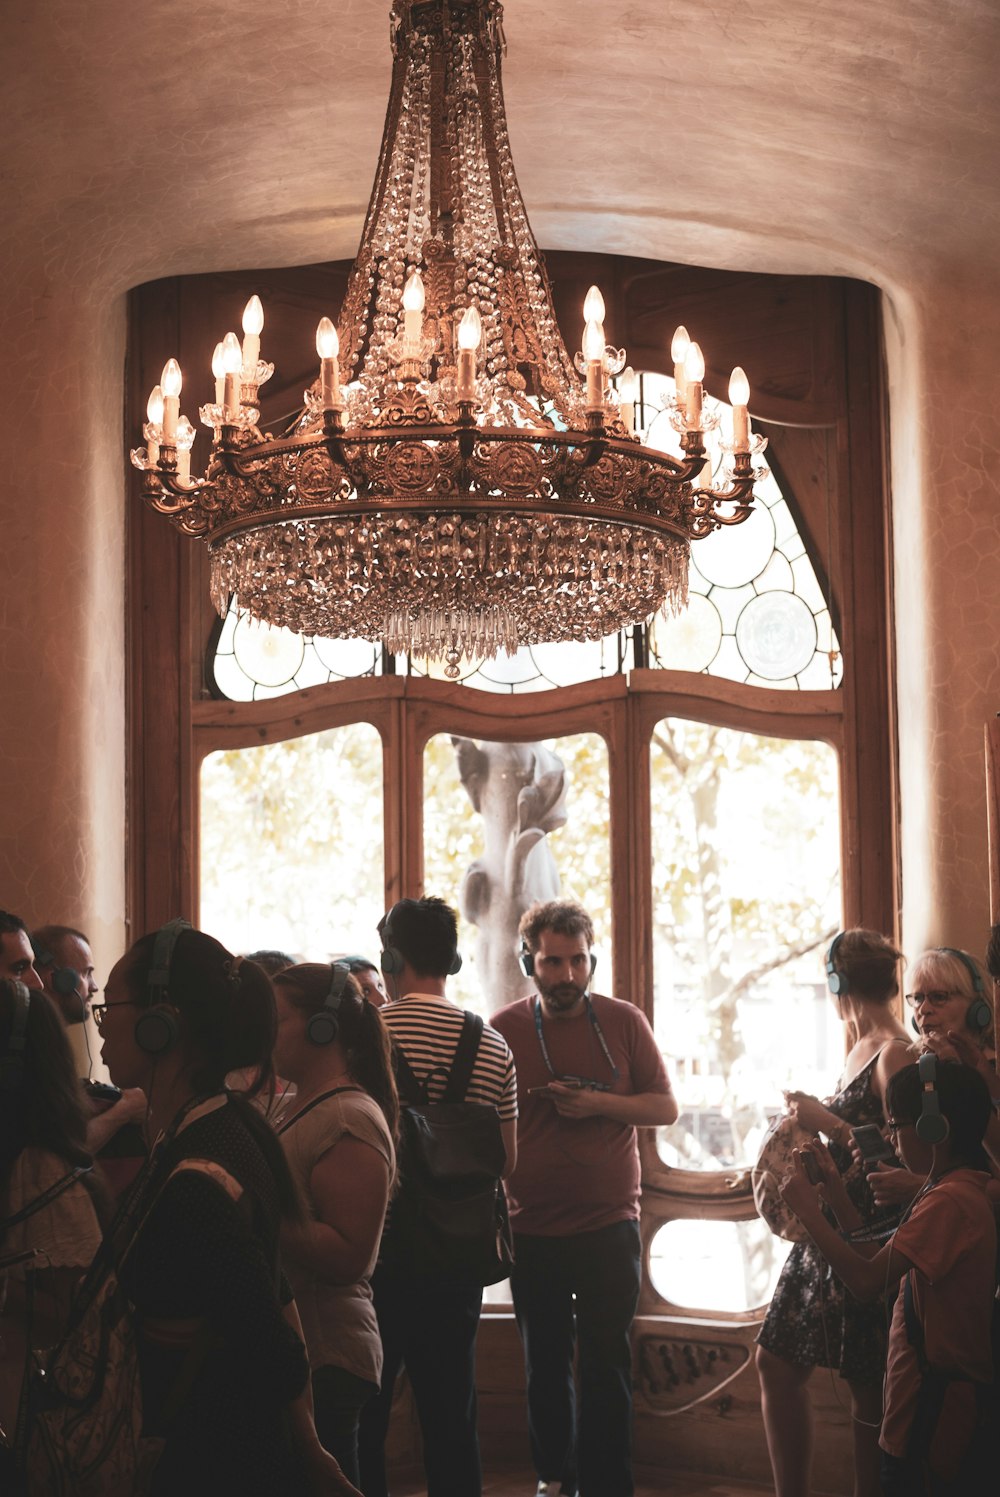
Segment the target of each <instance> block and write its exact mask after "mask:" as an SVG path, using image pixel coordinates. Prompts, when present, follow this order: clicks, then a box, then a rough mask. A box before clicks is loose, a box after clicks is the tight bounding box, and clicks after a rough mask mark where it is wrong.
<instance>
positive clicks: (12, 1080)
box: [0, 978, 31, 1092]
mask: <svg viewBox="0 0 1000 1497" xmlns="http://www.w3.org/2000/svg"><path fill="white" fill-rule="evenodd" d="M11 986H12V988H13V989H14V1017H13V1018H12V1019H11V1024H10V1038H9V1039H8V1041H7V1043H6V1045H5V1046H4V1049H3V1054H2V1055H0V1091H4V1092H12V1091H14V1090H16V1088H17V1087H19V1086H20V1084H21V1078H22V1076H23V1075H24V1051H25V1044H26V1042H27V1036H28V1015H29V1014H30V1013H31V992H30V991H29V989H28V988H27V987H26V986H25V984H24V983H23V982H19V981H18V980H17V978H12V979H11Z"/></svg>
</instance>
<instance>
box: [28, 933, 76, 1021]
mask: <svg viewBox="0 0 1000 1497" xmlns="http://www.w3.org/2000/svg"><path fill="white" fill-rule="evenodd" d="M31 944H32V950H34V952H35V967H36V968H39V967H51V968H52V971H51V972H50V973H49V981H50V982H51V984H52V987H53V990H54V991H55V992H56V993H58V994H59V997H60V998H72V996H73V995H74V993H75V994H76V996H77V997H78V998H79V999H80V1004H81V1007H82V1006H83V1004H84V999H83V998H82V996H81V994H80V974H79V972H77V971H75V969H74V968H73V967H59V966H57V965H56V954H55V952H54V951H49V950H48V949H47V948H46V947H43V948H42V949H41V951H39V950H37V948H36V947H35V943H34V942H32V943H31Z"/></svg>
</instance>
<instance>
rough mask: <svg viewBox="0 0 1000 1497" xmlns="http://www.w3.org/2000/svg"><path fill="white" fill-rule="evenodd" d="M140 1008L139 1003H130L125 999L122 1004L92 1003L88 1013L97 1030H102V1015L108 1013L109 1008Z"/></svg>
mask: <svg viewBox="0 0 1000 1497" xmlns="http://www.w3.org/2000/svg"><path fill="white" fill-rule="evenodd" d="M141 1007H142V1005H141V1004H140V1003H135V1002H132V1001H130V1000H129V999H127V998H126V999H125V1000H124V1002H122V1003H92V1004H91V1005H90V1012H91V1013H92V1014H93V1016H94V1023H95V1024H96V1025H97V1027H98V1029H102V1028H103V1027H104V1015H105V1014H106V1013H107V1011H108V1009H109V1008H141Z"/></svg>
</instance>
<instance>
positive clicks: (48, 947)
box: [29, 925, 90, 968]
mask: <svg viewBox="0 0 1000 1497" xmlns="http://www.w3.org/2000/svg"><path fill="white" fill-rule="evenodd" d="M29 939H30V941H31V949H32V951H33V952H34V953H35V966H36V968H37V967H38V966H42V967H54V966H56V965H57V964H58V956H59V947H60V946H61V945H62V943H63V941H66V940H70V939H72V940H74V941H82V942H83V944H84V945H85V946H89V945H90V937H89V936H85V935H84V933H83V931H82V930H75V929H74V928H73V926H72V925H40V926H39V927H38V929H37V930H33V931H32V932H31V935H30V937H29Z"/></svg>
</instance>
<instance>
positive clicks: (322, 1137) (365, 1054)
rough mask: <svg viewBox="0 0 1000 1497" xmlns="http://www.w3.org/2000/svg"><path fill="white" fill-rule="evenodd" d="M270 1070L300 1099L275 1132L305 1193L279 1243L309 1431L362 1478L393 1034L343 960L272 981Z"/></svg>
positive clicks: (374, 1364) (377, 1360)
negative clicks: (297, 1335) (361, 1424)
mask: <svg viewBox="0 0 1000 1497" xmlns="http://www.w3.org/2000/svg"><path fill="white" fill-rule="evenodd" d="M274 988H275V995H276V997H277V1004H278V1040H277V1044H276V1046H275V1051H274V1061H275V1065H276V1067H277V1069H278V1072H279V1074H280V1075H282V1076H286V1077H288V1079H289V1080H290V1081H293V1082H294V1083H295V1086H296V1096H295V1100H294V1102H293V1103H290V1104H289V1105H288V1106H287V1107H286V1108H285V1109H284V1112H283V1114H282V1115H281V1116H280V1118H279V1120H278V1123H277V1128H278V1134H279V1137H280V1139H281V1143H282V1145H283V1147H284V1149H285V1153H286V1155H287V1158H288V1163H289V1165H290V1167H291V1170H292V1174H293V1176H294V1177H295V1180H296V1182H297V1183H298V1185H299V1187H300V1189H301V1191H302V1193H303V1195H304V1196H305V1199H306V1204H307V1210H308V1220H307V1222H306V1224H305V1225H304V1226H297V1225H295V1224H294V1223H289V1224H287V1225H286V1226H285V1227H284V1229H283V1231H282V1248H283V1251H284V1253H285V1258H286V1262H287V1264H288V1273H289V1277H290V1278H291V1280H292V1285H293V1287H294V1289H295V1297H296V1301H297V1303H298V1305H299V1309H300V1312H301V1315H302V1323H303V1326H304V1328H305V1335H306V1345H307V1347H308V1349H309V1361H310V1364H311V1367H312V1387H313V1401H314V1405H315V1417H316V1428H317V1431H318V1433H319V1437H320V1440H321V1441H322V1443H323V1444H324V1446H325V1447H326V1449H327V1450H329V1451H330V1452H332V1454H333V1455H335V1456H336V1458H337V1460H338V1461H339V1462H340V1464H341V1466H342V1467H343V1469H344V1470H345V1472H346V1473H347V1474H348V1475H349V1476H350V1478H351V1480H352V1481H354V1482H356V1481H357V1480H358V1421H359V1419H360V1415H361V1410H362V1408H363V1406H364V1405H365V1404H366V1403H367V1402H368V1400H369V1398H371V1397H373V1396H374V1395H375V1394H376V1393H377V1392H378V1387H379V1379H380V1377H381V1372H382V1345H381V1342H380V1340H379V1334H378V1323H377V1321H376V1319H375V1311H374V1308H373V1306H372V1295H371V1285H370V1277H371V1273H372V1270H373V1268H374V1267H375V1260H376V1258H377V1256H378V1247H379V1240H380V1238H381V1235H382V1223H383V1221H384V1219H385V1212H386V1205H387V1203H388V1199H389V1192H390V1188H391V1184H392V1180H393V1175H394V1172H395V1149H394V1146H395V1140H396V1134H397V1128H398V1121H399V1101H398V1098H397V1095H396V1083H395V1079H394V1077H393V1070H392V1060H391V1052H390V1043H389V1035H388V1031H387V1030H386V1027H385V1025H384V1024H383V1022H382V1019H381V1017H380V1016H379V1013H378V1010H377V1009H376V1007H375V1006H374V1005H373V1004H372V1003H370V1002H369V1001H368V1000H367V999H366V998H365V997H363V995H362V992H361V989H360V987H359V986H358V983H357V981H356V980H355V978H354V977H353V976H352V975H351V973H350V969H349V967H348V965H347V964H346V963H340V962H334V963H332V964H329V965H319V964H313V963H303V964H301V965H299V966H296V967H289V968H288V969H287V970H286V971H284V972H281V973H279V974H278V976H277V977H276V978H275V979H274Z"/></svg>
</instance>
